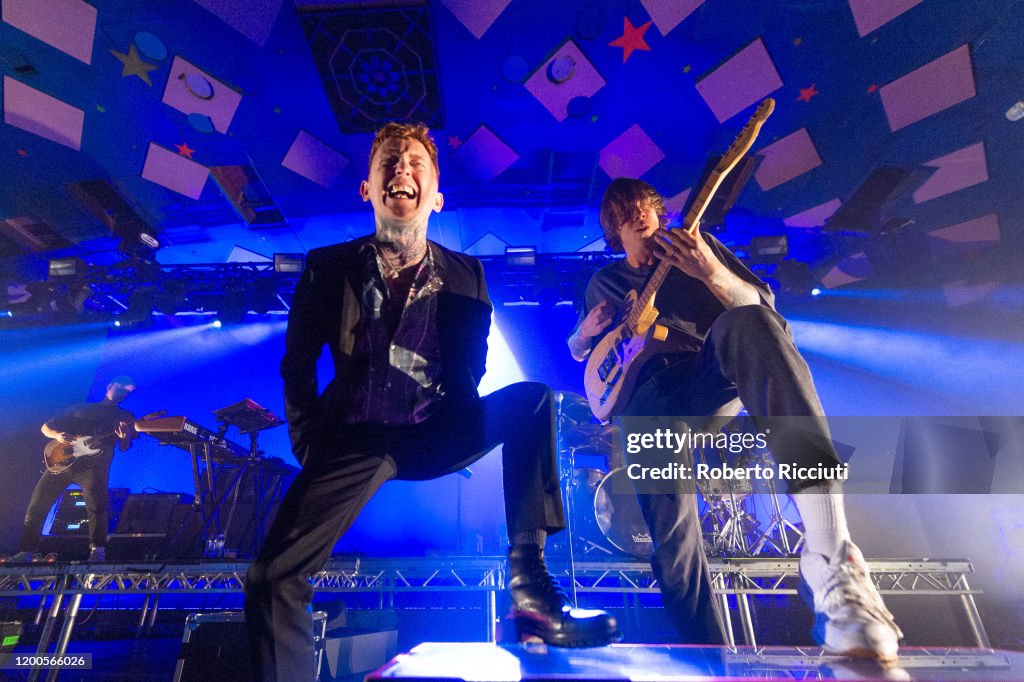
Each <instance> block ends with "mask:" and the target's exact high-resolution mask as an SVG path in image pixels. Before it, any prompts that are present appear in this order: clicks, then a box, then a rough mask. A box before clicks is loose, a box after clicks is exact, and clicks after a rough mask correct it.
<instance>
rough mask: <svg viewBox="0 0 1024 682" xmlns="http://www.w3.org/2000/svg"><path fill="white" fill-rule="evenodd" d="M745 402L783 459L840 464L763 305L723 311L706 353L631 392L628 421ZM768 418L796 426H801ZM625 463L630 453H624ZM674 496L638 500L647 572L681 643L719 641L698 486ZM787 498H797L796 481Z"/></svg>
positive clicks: (784, 338) (786, 343) (797, 362)
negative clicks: (647, 545) (647, 543)
mask: <svg viewBox="0 0 1024 682" xmlns="http://www.w3.org/2000/svg"><path fill="white" fill-rule="evenodd" d="M737 395H738V396H739V398H740V400H741V401H742V403H743V406H744V407H746V409H747V412H749V413H750V415H751V417H753V418H754V421H755V422H756V423H757V426H758V430H759V431H761V432H764V431H766V430H767V431H769V434H768V436H767V440H768V445H769V448H770V449H771V451H772V453H773V455H774V456H775V458H776V460H778V461H780V462H786V463H792V464H799V465H801V466H812V465H814V464H822V465H824V466H826V467H832V466H835V465H836V464H838V463H839V462H840V460H839V457H838V456H837V455H836V452H835V449H834V448H833V447H832V443H831V440H830V438H829V433H828V425H827V423H826V422H825V419H824V417H823V416H822V415H823V414H824V412H823V410H822V407H821V401H820V400H819V399H818V394H817V392H816V390H815V388H814V382H813V381H812V379H811V373H810V370H809V369H808V367H807V363H806V362H805V361H804V359H803V357H801V355H800V352H799V351H798V350H797V348H796V346H795V345H794V343H793V338H792V336H791V335H790V333H789V331H788V330H787V327H786V323H785V320H784V319H783V317H782V316H781V315H779V314H778V313H777V312H775V311H774V310H772V309H771V308H768V307H767V306H762V305H751V306H741V307H739V308H732V309H730V310H727V311H726V312H724V313H722V315H720V316H719V317H718V319H717V320H715V322H714V324H713V325H712V326H711V330H710V332H709V333H708V336H707V338H706V339H705V342H704V346H703V347H702V348H701V350H700V351H699V352H698V353H697V354H695V355H693V356H688V357H686V358H685V359H683V360H680V361H679V362H677V363H675V364H670V365H668V366H667V367H665V368H664V369H662V370H660V371H658V372H656V373H655V374H654V375H653V376H652V377H651V378H650V379H648V380H647V381H646V382H645V383H644V384H642V385H641V386H640V387H639V388H638V389H637V391H636V392H635V393H634V396H633V399H632V400H631V401H630V403H629V405H628V406H627V410H626V412H627V413H628V414H629V415H649V416H656V415H664V416H672V415H678V416H705V415H712V414H715V413H716V412H718V410H719V408H721V407H722V406H723V405H726V404H727V403H729V402H730V401H731V400H733V399H734V398H736V397H737ZM770 417H816V418H817V419H802V420H799V422H800V427H801V428H799V429H793V428H788V426H789V424H788V423H787V421H786V420H782V419H780V420H772V419H769V418H770ZM627 457H628V454H627ZM680 486H681V488H680V492H678V493H676V494H641V495H638V498H639V500H640V507H641V509H642V510H643V514H644V518H645V519H646V520H647V524H648V526H649V527H650V530H651V538H652V539H653V541H654V555H653V556H652V557H651V567H652V569H653V571H654V575H655V577H656V578H657V580H658V585H659V586H660V588H661V593H662V600H663V602H664V604H665V608H666V609H667V611H668V613H669V616H670V617H671V619H672V624H673V626H674V627H675V629H676V632H677V634H678V635H679V637H680V641H681V642H683V643H688V644H723V643H725V641H726V639H725V629H724V625H723V619H722V611H721V605H720V603H719V602H718V600H717V599H715V598H714V594H713V592H712V589H711V576H710V571H709V568H708V560H707V556H706V555H705V553H704V544H703V539H702V537H701V528H700V518H699V515H698V511H697V499H696V495H695V494H693V490H692V485H691V487H690V489H689V490H686V489H685V487H686V483H680ZM790 492H796V491H795V490H794V486H793V485H792V484H791V485H790Z"/></svg>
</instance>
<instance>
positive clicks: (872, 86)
mask: <svg viewBox="0 0 1024 682" xmlns="http://www.w3.org/2000/svg"><path fill="white" fill-rule="evenodd" d="M877 89H878V83H872V84H871V85H869V86H868V92H874V91H875V90H877Z"/></svg>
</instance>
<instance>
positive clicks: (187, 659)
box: [174, 611, 327, 682]
mask: <svg viewBox="0 0 1024 682" xmlns="http://www.w3.org/2000/svg"><path fill="white" fill-rule="evenodd" d="M310 626H311V627H312V629H313V655H314V660H313V662H312V665H313V670H317V671H319V670H320V664H321V659H322V658H323V650H324V633H325V632H326V626H327V614H325V613H324V612H323V611H314V612H313V618H312V620H311V622H310ZM251 679H255V675H254V670H253V665H252V655H251V654H250V651H249V638H248V634H247V632H246V629H245V613H244V612H242V611H214V612H211V613H190V614H189V615H188V617H187V618H186V619H185V631H184V633H183V634H182V636H181V649H180V650H179V653H178V665H177V666H176V667H175V670H174V682H185V681H186V680H189V681H194V682H207V680H251ZM317 679H320V677H319V676H317Z"/></svg>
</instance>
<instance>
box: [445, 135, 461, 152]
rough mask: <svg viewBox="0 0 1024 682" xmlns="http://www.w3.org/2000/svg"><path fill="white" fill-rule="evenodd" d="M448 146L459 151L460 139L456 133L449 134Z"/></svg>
mask: <svg viewBox="0 0 1024 682" xmlns="http://www.w3.org/2000/svg"><path fill="white" fill-rule="evenodd" d="M448 146H449V147H451V148H452V149H454V150H455V151H459V147H461V146H462V140H460V139H459V136H458V135H449V136H448Z"/></svg>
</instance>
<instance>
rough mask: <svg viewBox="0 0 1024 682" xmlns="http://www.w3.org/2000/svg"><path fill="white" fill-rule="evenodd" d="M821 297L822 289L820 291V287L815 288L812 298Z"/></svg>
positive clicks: (812, 291) (812, 290)
mask: <svg viewBox="0 0 1024 682" xmlns="http://www.w3.org/2000/svg"><path fill="white" fill-rule="evenodd" d="M820 295H821V289H819V288H818V287H814V288H813V289H811V296H820Z"/></svg>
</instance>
